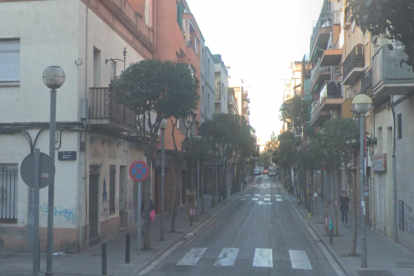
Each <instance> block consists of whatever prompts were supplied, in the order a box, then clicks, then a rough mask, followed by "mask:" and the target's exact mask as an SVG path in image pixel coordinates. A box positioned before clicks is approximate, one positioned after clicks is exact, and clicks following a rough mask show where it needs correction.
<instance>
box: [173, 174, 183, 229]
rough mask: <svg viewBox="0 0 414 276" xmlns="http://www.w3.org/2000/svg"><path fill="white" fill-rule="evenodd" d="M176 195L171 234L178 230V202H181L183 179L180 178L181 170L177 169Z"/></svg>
mask: <svg viewBox="0 0 414 276" xmlns="http://www.w3.org/2000/svg"><path fill="white" fill-rule="evenodd" d="M174 171H175V195H174V206H173V211H172V215H171V232H172V233H175V231H176V229H175V220H176V218H177V208H178V201H179V200H180V192H181V189H180V186H181V185H180V180H181V177H180V176H179V171H180V170H179V169H177V168H176V169H175V170H174Z"/></svg>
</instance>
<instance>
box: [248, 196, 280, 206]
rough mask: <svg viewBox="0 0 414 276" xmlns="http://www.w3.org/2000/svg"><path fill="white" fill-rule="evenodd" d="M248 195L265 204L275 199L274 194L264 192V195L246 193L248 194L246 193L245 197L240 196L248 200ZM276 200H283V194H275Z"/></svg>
mask: <svg viewBox="0 0 414 276" xmlns="http://www.w3.org/2000/svg"><path fill="white" fill-rule="evenodd" d="M248 197H251V200H253V201H257V202H258V203H259V204H260V202H262V204H263V202H265V203H271V201H273V199H272V196H271V195H270V194H264V195H261V194H252V195H250V194H246V195H244V197H242V198H240V200H243V201H245V200H247V198H248ZM275 201H279V202H280V201H283V199H282V196H281V195H275Z"/></svg>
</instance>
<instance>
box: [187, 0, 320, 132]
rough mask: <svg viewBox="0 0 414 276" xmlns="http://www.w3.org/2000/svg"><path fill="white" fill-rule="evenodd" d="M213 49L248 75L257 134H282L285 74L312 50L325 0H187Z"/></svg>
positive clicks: (236, 74) (233, 72) (237, 74)
mask: <svg viewBox="0 0 414 276" xmlns="http://www.w3.org/2000/svg"><path fill="white" fill-rule="evenodd" d="M187 3H188V4H189V6H190V9H191V12H192V14H193V15H194V17H195V18H196V21H197V24H198V26H199V28H200V29H201V32H202V34H203V36H204V39H205V40H206V46H208V47H209V48H210V51H211V53H212V54H221V56H222V59H223V61H224V62H225V64H226V65H229V66H230V67H231V69H230V70H229V75H230V76H231V78H232V79H240V78H242V79H243V80H244V83H245V85H246V86H247V87H248V91H249V96H250V124H251V125H252V126H253V127H254V128H255V129H256V135H257V136H258V137H263V138H265V139H266V140H268V139H269V137H270V135H271V133H272V131H275V132H276V134H278V131H279V130H280V128H281V123H280V122H279V119H278V115H279V107H280V105H281V102H282V96H283V89H284V83H285V82H284V79H287V78H290V77H291V71H290V70H289V68H290V65H291V62H293V61H301V60H302V58H303V55H304V54H309V44H310V36H311V34H312V26H313V24H314V22H315V21H317V20H318V16H319V13H320V11H321V8H322V3H323V0H284V1H281V0H256V1H247V0H187Z"/></svg>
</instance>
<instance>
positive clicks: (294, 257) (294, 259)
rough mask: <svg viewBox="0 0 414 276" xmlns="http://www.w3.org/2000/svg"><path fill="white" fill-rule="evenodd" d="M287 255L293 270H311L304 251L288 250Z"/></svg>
mask: <svg viewBox="0 0 414 276" xmlns="http://www.w3.org/2000/svg"><path fill="white" fill-rule="evenodd" d="M289 255H290V262H291V264H292V268H293V269H310V270H311V269H312V266H311V264H310V262H309V258H308V255H307V254H306V252H305V251H301V250H289Z"/></svg>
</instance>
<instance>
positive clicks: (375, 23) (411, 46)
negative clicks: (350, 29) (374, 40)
mask: <svg viewBox="0 0 414 276" xmlns="http://www.w3.org/2000/svg"><path fill="white" fill-rule="evenodd" d="M346 13H347V14H348V16H351V17H354V18H355V24H356V25H357V26H358V27H360V28H361V30H362V31H363V32H364V33H365V32H367V31H368V32H370V33H371V34H372V35H373V36H379V35H381V34H384V35H385V36H386V37H387V38H388V39H389V40H397V41H400V42H401V43H402V44H403V45H404V46H405V53H406V54H407V56H408V57H407V59H405V60H404V61H403V62H406V63H407V64H408V65H409V66H410V67H411V68H412V69H414V2H413V1H412V0H348V1H347V7H346Z"/></svg>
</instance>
